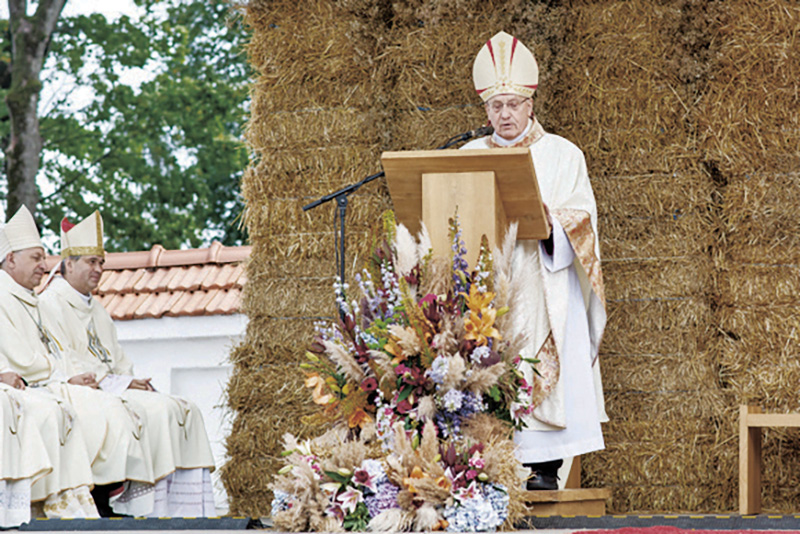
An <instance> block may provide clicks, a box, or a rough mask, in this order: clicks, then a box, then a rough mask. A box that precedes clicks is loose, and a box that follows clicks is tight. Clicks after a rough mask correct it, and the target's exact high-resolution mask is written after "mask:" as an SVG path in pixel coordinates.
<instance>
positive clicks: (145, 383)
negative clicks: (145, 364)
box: [128, 378, 155, 391]
mask: <svg viewBox="0 0 800 534" xmlns="http://www.w3.org/2000/svg"><path fill="white" fill-rule="evenodd" d="M151 380H152V378H134V379H133V380H131V383H130V385H129V386H128V389H142V390H144V391H155V388H154V387H153V386H152V385H150V381H151Z"/></svg>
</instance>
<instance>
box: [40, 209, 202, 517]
mask: <svg viewBox="0 0 800 534" xmlns="http://www.w3.org/2000/svg"><path fill="white" fill-rule="evenodd" d="M61 249H62V258H63V260H62V267H61V272H62V273H63V277H56V278H54V279H53V281H52V282H51V283H50V284H49V286H48V287H47V289H46V290H45V291H44V292H43V293H42V294H41V295H40V299H41V300H40V306H42V309H43V310H45V311H46V313H47V315H48V316H52V317H56V318H57V321H56V322H55V323H54V324H53V328H54V329H55V330H56V332H55V334H56V337H58V339H59V340H60V341H61V342H62V343H64V344H65V345H66V347H67V349H68V352H69V354H70V357H71V359H72V364H73V367H74V368H75V369H76V370H77V371H79V372H91V373H93V374H94V375H95V376H96V377H97V381H98V382H99V384H100V388H101V389H103V390H104V391H108V392H110V393H113V394H115V395H118V396H120V397H121V398H122V399H123V400H125V401H126V402H127V403H129V404H130V405H132V406H133V407H134V409H135V410H136V411H137V412H138V411H141V410H144V412H145V413H146V414H147V421H148V435H149V437H150V445H151V450H152V452H153V460H154V465H153V475H154V477H155V479H156V481H157V482H156V485H155V488H154V491H155V496H154V497H155V502H154V510H153V512H151V514H148V515H156V516H191V517H195V516H211V515H216V509H215V506H214V500H213V488H212V485H211V476H210V472H211V470H212V469H213V468H214V457H213V455H212V453H211V447H210V445H209V442H208V436H207V435H206V430H205V424H204V422H203V416H202V414H201V413H200V410H199V409H198V407H197V406H196V405H195V404H193V403H191V402H189V401H187V400H184V399H181V398H179V397H174V396H170V395H166V394H163V393H160V392H156V391H155V390H154V388H153V387H152V386H151V385H150V381H149V379H138V378H134V376H133V364H132V363H131V361H130V360H129V359H128V357H127V356H126V355H125V352H124V351H123V349H122V347H121V346H120V344H119V342H118V340H117V331H116V327H115V326H114V323H113V321H112V319H111V317H110V316H109V314H108V312H106V310H105V309H104V308H103V306H102V305H100V303H99V302H97V300H95V299H93V298H92V297H91V292H92V291H93V290H94V289H95V288H96V287H97V285H98V284H99V282H100V276H101V275H102V272H103V263H104V261H105V260H104V255H105V251H104V249H103V234H102V218H101V217H100V213H99V212H94V213H93V214H92V215H90V216H89V217H88V218H87V219H85V220H83V221H81V222H80V223H78V224H77V225H74V226H72V225H70V224H69V222H68V221H66V219H65V221H64V222H62V233H61ZM145 489H146V488H141V487H140V488H139V491H140V492H143V491H145ZM123 499H124V496H123Z"/></svg>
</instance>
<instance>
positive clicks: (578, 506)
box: [525, 456, 611, 517]
mask: <svg viewBox="0 0 800 534" xmlns="http://www.w3.org/2000/svg"><path fill="white" fill-rule="evenodd" d="M565 469H566V466H565ZM610 497H611V490H610V489H608V488H581V458H580V456H576V457H574V458H573V459H572V465H571V466H570V467H569V475H567V478H566V481H565V484H564V489H560V490H539V491H526V492H525V502H526V503H527V504H528V505H529V506H530V508H531V515H533V516H540V517H543V516H552V515H580V516H590V515H591V516H597V515H606V500H607V499H609V498H610Z"/></svg>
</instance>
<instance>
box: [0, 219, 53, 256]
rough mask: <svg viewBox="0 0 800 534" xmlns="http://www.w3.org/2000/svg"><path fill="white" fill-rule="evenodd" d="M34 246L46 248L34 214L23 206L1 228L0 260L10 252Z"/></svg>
mask: <svg viewBox="0 0 800 534" xmlns="http://www.w3.org/2000/svg"><path fill="white" fill-rule="evenodd" d="M34 247H42V248H44V245H43V244H42V239H41V237H39V230H38V229H37V228H36V222H35V221H34V220H33V215H31V212H30V211H28V208H26V207H25V206H22V207H20V208H19V210H17V213H15V214H14V216H13V217H11V219H10V220H9V221H8V222H7V223H6V224H5V226H3V228H2V229H0V261H2V260H4V259H5V258H6V255H7V254H8V253H9V252H17V251H18V250H25V249H27V248H34Z"/></svg>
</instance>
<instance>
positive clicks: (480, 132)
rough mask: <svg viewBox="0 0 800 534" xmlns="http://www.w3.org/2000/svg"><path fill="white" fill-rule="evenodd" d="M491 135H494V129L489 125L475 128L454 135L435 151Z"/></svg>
mask: <svg viewBox="0 0 800 534" xmlns="http://www.w3.org/2000/svg"><path fill="white" fill-rule="evenodd" d="M492 133H494V127H493V126H492V125H491V124H489V125H486V126H481V127H480V128H476V129H474V130H470V131H468V132H464V133H463V134H459V135H456V136H455V137H451V138H450V139H448V140H447V142H446V143H445V144H443V145H442V146H440V147H437V148H436V150H442V149H444V148H450V147H451V146H453V145H455V144H456V143H463V142H464V141H469V140H470V139H473V138H475V137H483V136H485V135H491V134H492Z"/></svg>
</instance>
